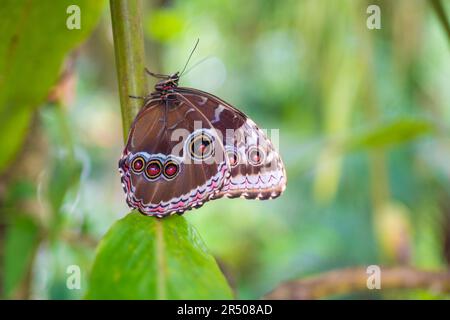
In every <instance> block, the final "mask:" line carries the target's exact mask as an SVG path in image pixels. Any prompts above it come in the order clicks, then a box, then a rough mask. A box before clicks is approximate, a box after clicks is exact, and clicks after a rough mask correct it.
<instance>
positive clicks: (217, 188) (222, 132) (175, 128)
mask: <svg viewBox="0 0 450 320" xmlns="http://www.w3.org/2000/svg"><path fill="white" fill-rule="evenodd" d="M197 44H198V41H197ZM197 44H196V46H197ZM194 50H195V47H194ZM194 50H193V51H194ZM193 51H192V52H191V55H190V56H189V58H190V57H191V56H192V53H193ZM188 61H189V59H188ZM186 65H187V63H186ZM186 65H185V67H184V68H183V71H182V72H181V74H183V72H184V70H185V69H186ZM146 71H147V73H148V74H150V75H151V76H154V77H156V78H159V79H160V81H159V82H158V83H157V84H156V86H155V91H154V92H152V93H151V94H149V95H148V96H146V97H144V98H143V99H144V104H143V107H142V109H141V110H140V112H139V113H138V115H137V116H136V118H135V120H134V122H133V124H132V126H131V129H130V132H129V135H128V141H127V144H126V146H125V149H124V151H123V154H122V157H121V158H120V160H119V172H120V174H121V180H122V186H123V188H124V191H125V193H126V200H127V203H128V205H129V206H130V207H132V208H135V209H138V210H139V211H140V212H141V213H143V214H145V215H149V216H156V217H164V216H168V215H171V214H173V213H178V214H182V213H183V212H184V211H186V210H190V209H192V208H198V207H200V206H202V205H203V204H204V203H205V202H207V201H209V200H212V199H217V198H221V197H223V196H225V197H229V198H235V197H243V198H246V199H261V200H265V199H272V198H276V197H278V196H279V195H280V194H281V193H282V192H283V191H284V189H285V188H286V171H285V169H284V165H283V162H282V160H281V158H280V156H279V154H278V153H277V152H276V150H275V149H274V147H273V144H272V142H271V141H270V140H269V139H268V138H267V137H266V135H265V134H264V132H263V131H262V130H260V129H259V128H258V126H257V125H256V124H255V123H254V122H253V121H252V120H251V119H249V118H248V117H247V116H246V115H245V114H244V113H242V112H241V111H239V110H238V109H236V108H234V107H233V106H231V105H230V104H229V103H227V102H225V101H223V100H222V99H220V98H218V97H216V96H214V95H212V94H210V93H207V92H203V91H200V90H197V89H191V88H184V87H179V86H178V81H179V79H180V75H181V74H180V73H179V72H177V73H175V74H172V75H161V74H155V73H152V72H150V71H148V70H146Z"/></svg>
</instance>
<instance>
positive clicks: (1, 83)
mask: <svg viewBox="0 0 450 320" xmlns="http://www.w3.org/2000/svg"><path fill="white" fill-rule="evenodd" d="M72 4H75V5H78V6H79V7H80V10H81V16H80V17H81V29H73V30H69V29H68V28H67V26H66V20H67V18H68V17H69V14H68V13H67V12H66V10H67V7H69V6H70V5H72ZM104 4H105V2H104V1H89V0H77V1H74V0H60V1H53V0H41V1H33V0H3V1H2V5H1V9H0V30H1V32H2V41H1V42H0V135H2V136H3V137H8V139H2V140H0V150H1V151H0V172H1V171H3V170H4V169H5V168H6V167H7V166H8V164H9V163H10V162H11V161H12V159H13V157H14V155H15V154H16V152H17V151H18V150H19V149H20V147H21V145H22V143H23V140H24V138H25V135H26V132H27V129H28V127H29V124H30V121H31V119H32V113H33V110H34V109H35V108H36V107H37V106H39V105H40V104H41V103H42V102H44V100H45V99H46V97H47V94H48V92H49V90H50V89H51V87H52V86H53V85H54V84H55V83H56V82H57V80H58V77H59V74H60V71H61V66H62V63H63V61H64V57H65V56H66V54H67V53H68V52H69V51H70V50H72V49H73V48H74V47H75V46H76V45H78V44H79V43H80V42H81V41H82V40H83V39H85V38H86V36H88V35H89V34H90V33H91V31H92V29H93V27H94V26H95V24H96V22H97V20H98V18H99V16H100V14H101V12H102V8H103V6H104Z"/></svg>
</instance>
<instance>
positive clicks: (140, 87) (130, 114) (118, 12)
mask: <svg viewBox="0 0 450 320" xmlns="http://www.w3.org/2000/svg"><path fill="white" fill-rule="evenodd" d="M110 7H111V20H112V30H113V37H114V50H115V55H116V67H117V77H118V83H119V95H120V105H121V110H122V124H123V134H124V139H125V140H126V139H127V136H128V131H129V129H130V126H131V123H132V122H133V119H134V117H135V116H136V114H137V113H138V111H139V109H140V108H141V107H142V100H140V99H133V98H130V95H131V96H140V97H142V96H144V95H145V94H146V90H147V84H146V76H145V70H144V69H145V64H144V60H145V53H144V33H143V30H142V18H141V12H142V10H141V8H142V5H141V0H110Z"/></svg>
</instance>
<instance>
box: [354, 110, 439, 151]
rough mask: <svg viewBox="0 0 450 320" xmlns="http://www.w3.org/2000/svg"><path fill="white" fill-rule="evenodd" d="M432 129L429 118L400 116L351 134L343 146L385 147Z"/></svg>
mask: <svg viewBox="0 0 450 320" xmlns="http://www.w3.org/2000/svg"><path fill="white" fill-rule="evenodd" d="M434 129H435V126H434V124H433V123H432V122H430V121H429V120H426V119H418V118H401V119H396V120H393V121H390V122H388V123H383V124H381V125H379V126H377V127H375V128H373V129H371V130H369V131H367V132H365V133H362V134H359V135H352V137H351V138H349V140H347V141H345V146H346V150H348V151H358V150H361V149H368V148H380V147H386V146H390V145H395V144H400V143H404V142H407V141H411V140H414V139H416V138H418V137H420V136H423V135H425V134H429V133H431V132H432V131H433V130H434Z"/></svg>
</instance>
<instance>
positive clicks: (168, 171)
mask: <svg viewBox="0 0 450 320" xmlns="http://www.w3.org/2000/svg"><path fill="white" fill-rule="evenodd" d="M131 170H133V172H134V173H136V174H139V173H141V172H144V174H145V176H146V177H147V178H148V179H150V180H156V179H158V178H159V177H160V176H161V174H162V175H163V176H164V177H165V178H166V179H167V180H172V179H173V178H175V177H176V176H177V174H178V172H179V171H180V166H179V165H178V164H177V163H176V162H175V161H173V160H167V161H166V162H165V163H164V164H163V163H162V162H161V161H160V160H158V159H151V160H150V161H148V162H147V163H146V161H145V159H144V158H143V157H142V156H137V157H136V158H134V159H133V161H132V162H131Z"/></svg>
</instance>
